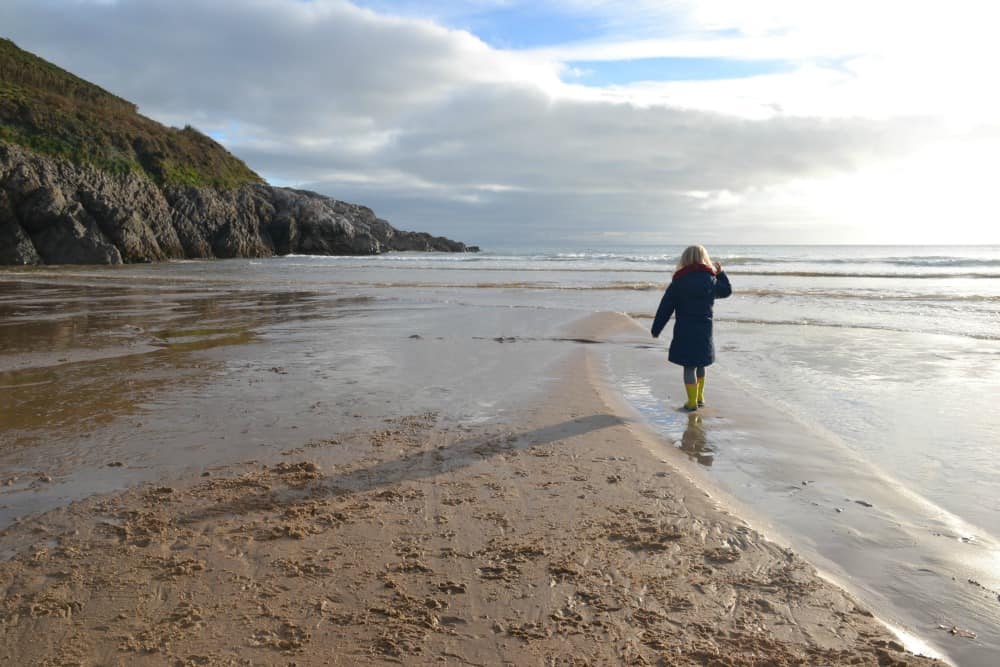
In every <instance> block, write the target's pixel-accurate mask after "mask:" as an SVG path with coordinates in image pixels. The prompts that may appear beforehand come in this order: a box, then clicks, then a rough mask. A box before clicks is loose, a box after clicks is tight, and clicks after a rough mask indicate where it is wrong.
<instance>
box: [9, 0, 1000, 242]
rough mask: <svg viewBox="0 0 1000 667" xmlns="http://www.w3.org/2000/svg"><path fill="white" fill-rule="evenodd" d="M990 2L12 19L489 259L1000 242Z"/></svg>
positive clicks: (228, 141) (37, 9) (697, 3)
mask: <svg viewBox="0 0 1000 667" xmlns="http://www.w3.org/2000/svg"><path fill="white" fill-rule="evenodd" d="M998 19H1000V5H997V4H996V3H988V2H980V1H969V0H949V2H933V1H931V0H928V1H927V2H919V3H915V2H909V1H897V0H864V1H857V0H837V1H834V2H825V1H819V0H755V1H754V2H745V1H740V0H675V1H669V0H659V1H654V0H631V1H628V2H626V1H625V0H554V1H552V2H532V1H528V0H524V1H522V0H469V1H466V2H459V1H457V0H456V1H449V0H442V1H438V2H435V1H433V0H431V1H421V2H417V1H415V0H413V1H411V0H356V1H355V2H347V1H346V0H171V1H170V2H161V1H156V0H4V2H3V3H0V35H2V36H5V37H8V38H10V39H12V40H13V41H14V42H15V43H17V44H18V45H19V46H20V47H21V48H24V49H27V50H28V51H31V52H33V53H35V54H37V55H39V56H41V57H43V58H45V59H47V60H50V61H52V62H54V63H56V64H57V65H60V66H61V67H64V68H66V69H68V70H70V71H72V72H74V73H75V74H77V75H79V76H82V77H83V78H85V79H88V80H90V81H92V82H94V83H97V84H98V85H100V86H102V87H104V88H106V89H107V90H109V91H111V92H113V93H115V94H117V95H120V96H121V97H124V98H126V99H129V100H131V101H133V102H135V103H136V104H138V106H139V110H140V112H141V113H143V114H145V115H147V116H149V117H152V118H154V119H156V120H159V121H161V122H163V123H166V124H169V125H173V126H177V127H182V126H184V125H186V124H191V125H194V126H195V127H197V128H199V129H200V130H202V131H203V132H206V133H207V134H210V135H211V136H213V137H215V138H216V139H218V140H219V141H220V142H222V143H223V144H224V145H225V146H226V148H228V149H229V150H230V151H231V152H232V153H234V154H235V155H237V156H239V157H240V158H242V159H243V160H244V161H246V162H247V164H248V165H249V166H250V167H251V168H253V169H254V170H256V171H257V172H258V173H260V174H261V175H262V176H264V177H265V178H267V179H268V180H269V181H270V182H271V183H272V184H275V185H282V186H293V187H301V188H306V189H310V190H315V191H317V192H320V193H323V194H326V195H329V196H332V197H336V198H339V199H344V200H347V201H352V202H356V203H361V204H365V205H367V206H370V207H371V208H373V209H374V210H375V212H376V214H377V215H379V216H380V217H383V218H385V219H387V220H389V221H390V222H392V223H393V224H394V225H395V226H396V227H398V228H401V229H411V230H419V231H428V232H432V233H434V234H443V235H447V236H450V237H452V238H456V239H459V240H462V241H466V242H468V243H476V244H480V245H482V246H484V247H487V248H488V247H490V246H491V245H492V246H513V245H522V246H523V245H525V244H538V245H560V244H572V245H574V246H580V245H585V246H589V247H594V248H600V247H605V246H610V245H629V246H637V245H643V244H661V243H662V244H678V245H687V244H690V243H704V244H723V243H724V244H745V243H761V244H774V243H877V244H915V243H929V244H939V243H968V244H978V243H994V244H1000V200H998V195H997V192H998V191H1000V189H998V188H997V187H996V185H995V183H994V181H995V174H997V173H1000V169H998V166H1000V165H998V161H1000V158H998V156H1000V87H997V86H996V85H995V83H994V82H995V78H996V77H995V72H994V70H995V64H996V63H997V62H1000V40H997V39H995V37H994V35H993V34H992V31H993V29H994V27H995V26H996V25H998V24H1000V21H998Z"/></svg>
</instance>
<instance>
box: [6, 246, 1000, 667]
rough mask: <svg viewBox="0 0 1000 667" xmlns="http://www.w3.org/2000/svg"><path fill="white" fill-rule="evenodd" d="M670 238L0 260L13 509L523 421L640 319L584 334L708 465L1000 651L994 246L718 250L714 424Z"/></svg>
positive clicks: (905, 603) (884, 594)
mask: <svg viewBox="0 0 1000 667" xmlns="http://www.w3.org/2000/svg"><path fill="white" fill-rule="evenodd" d="M675 252H676V250H675V249H663V250H662V252H658V253H657V252H654V253H650V252H616V253H588V252H579V253H566V252H555V253H545V254H530V253H523V252H521V253H508V254H495V255H489V254H484V255H478V256H473V255H423V254H409V253H404V254H398V255H389V256H383V257H374V258H326V257H323V258H319V257H289V258H280V259H271V260H231V261H216V262H175V263H169V264H158V265H148V266H126V267H104V268H88V269H83V268H70V267H63V268H42V269H27V270H5V271H3V272H0V314H2V318H0V405H2V406H3V409H2V411H0V470H2V475H0V482H2V483H3V484H4V486H2V487H0V521H2V522H3V523H7V522H9V521H10V520H11V519H12V518H14V517H16V516H21V515H24V514H27V513H32V512H37V511H42V510H44V509H47V508H49V507H53V506H55V505H58V504H61V503H64V502H69V501H71V500H74V499H76V498H80V497H83V496H85V495H88V494H90V493H94V492H100V491H108V490H113V489H117V488H122V487H123V486H126V485H129V484H132V483H135V482H137V481H142V480H148V479H159V478H169V477H172V476H176V475H180V474H188V473H195V474H197V473H199V472H200V471H202V470H211V469H212V467H213V466H217V465H224V464H226V463H230V462H234V461H244V460H249V459H261V460H266V459H267V458H269V457H273V456H277V451H278V450H281V449H288V448H289V447H294V446H306V445H308V444H309V443H310V442H311V441H315V440H318V439H323V438H335V437H336V435H337V433H338V432H343V431H347V430H353V429H360V428H366V429H367V428H374V427H376V426H377V425H378V424H380V423H381V422H382V420H383V419H385V418H386V417H387V416H389V415H393V416H398V415H400V414H419V413H421V412H427V411H435V412H438V413H439V414H441V418H442V419H443V420H446V421H447V420H450V421H453V422H455V423H479V422H484V421H491V420H503V419H512V418H516V415H512V412H511V411H514V410H516V406H517V405H518V403H519V401H524V400H530V399H529V397H530V396H532V395H533V394H534V392H537V391H538V390H539V387H541V386H542V384H543V382H544V379H545V369H546V368H547V367H548V365H549V364H550V363H552V362H553V361H554V360H555V359H557V358H558V357H559V356H560V355H561V353H562V352H564V351H566V350H567V349H568V348H569V347H572V346H578V345H580V344H581V342H579V341H575V340H573V338H574V336H573V331H572V329H571V328H567V327H569V324H570V323H571V322H573V321H574V320H575V319H577V318H579V317H583V316H585V315H586V314H588V313H592V312H594V311H605V310H610V311H616V312H624V313H628V314H630V315H632V316H633V317H634V318H635V320H636V322H637V324H636V332H637V333H636V334H635V336H634V337H629V336H626V337H625V338H624V339H622V340H619V341H617V342H616V343H615V344H612V345H602V346H589V348H588V349H591V350H593V351H594V353H595V354H597V355H598V356H599V357H600V358H601V359H603V360H604V366H603V368H604V369H605V372H606V373H607V376H608V378H607V379H608V382H609V385H610V386H613V387H616V391H617V392H618V393H619V394H620V396H621V397H622V398H623V399H624V400H626V401H627V402H628V403H629V404H630V405H631V406H632V407H633V408H634V409H635V410H636V411H637V413H638V414H640V415H642V417H643V418H644V419H645V420H646V421H647V422H648V423H649V424H650V425H651V426H652V428H654V429H656V430H657V432H658V433H660V435H661V437H662V439H663V443H664V446H665V447H673V448H676V449H678V450H680V451H681V452H684V453H686V454H687V455H688V457H689V458H690V466H691V470H692V473H691V474H692V475H696V476H700V477H701V479H702V481H703V482H704V483H706V484H708V485H711V486H714V487H716V488H718V489H719V493H720V494H723V495H727V496H729V497H731V498H733V499H735V502H737V503H742V504H743V505H744V506H745V507H746V508H747V511H748V513H751V514H754V515H755V516H756V518H755V522H757V523H760V524H763V525H765V526H766V527H767V528H768V530H769V531H770V532H772V533H773V534H776V535H780V536H782V537H783V539H785V540H786V541H787V542H788V543H789V544H791V545H792V546H793V547H794V548H795V549H796V550H798V551H801V552H802V553H804V554H805V555H806V556H807V557H808V558H810V559H811V560H813V561H814V562H816V563H817V564H818V565H820V567H821V568H822V569H823V570H824V571H825V572H827V573H829V574H830V576H832V577H833V578H835V579H837V580H839V581H841V582H842V583H844V584H845V585H846V586H848V587H849V588H851V590H853V591H855V592H856V593H857V594H859V595H860V596H861V597H862V598H863V599H864V600H865V601H866V602H867V603H868V604H870V605H871V606H872V607H873V608H875V609H876V610H877V611H878V612H879V614H880V615H881V616H883V617H884V618H886V619H887V620H889V621H891V622H893V623H895V624H898V625H900V626H903V627H904V628H906V629H908V630H909V631H911V632H913V633H914V634H916V635H919V636H921V637H923V638H925V639H927V640H928V641H929V642H930V643H932V644H933V645H934V646H935V647H937V648H938V649H939V650H940V651H941V652H942V653H944V654H946V655H948V656H949V657H951V658H952V659H954V660H956V662H958V663H959V664H962V665H993V664H995V661H994V660H993V657H992V656H993V655H994V652H995V651H1000V640H998V637H1000V599H998V598H997V591H998V589H1000V550H998V547H997V537H998V535H1000V474H998V473H1000V467H998V465H1000V464H998V461H997V458H998V457H997V451H996V443H997V442H1000V411H997V410H996V409H995V407H994V405H995V403H996V399H997V398H998V387H1000V382H998V381H1000V341H998V340H997V338H998V336H997V333H996V332H997V331H1000V327H998V326H997V325H998V324H1000V312H998V309H1000V259H998V258H1000V251H998V249H959V250H956V249H930V250H926V249H922V250H919V251H915V250H914V249H906V248H896V249H848V250H845V249H838V248H834V249H826V248H819V249H809V248H805V249H803V248H790V249H789V248H733V249H722V250H721V251H720V257H721V258H722V259H723V261H724V262H725V263H726V264H727V266H729V267H730V272H731V275H732V279H733V282H734V285H735V288H736V290H737V292H736V294H735V295H734V297H733V298H731V299H728V300H726V301H722V302H719V303H718V304H717V308H716V315H717V327H716V334H717V341H716V342H717V348H718V350H719V363H718V364H717V365H716V366H714V367H713V368H712V370H711V371H710V385H709V386H710V390H709V391H710V396H712V397H713V398H712V399H711V400H713V405H712V406H711V407H710V408H709V410H707V411H705V412H704V413H702V414H700V415H696V416H695V417H694V418H689V416H688V415H686V414H683V413H679V412H677V411H676V410H675V409H674V406H675V405H679V403H680V402H681V398H680V391H679V390H680V382H679V379H678V377H677V375H678V369H676V368H674V367H670V366H669V365H668V364H666V363H665V360H664V357H665V353H664V351H663V348H664V347H665V345H666V341H652V340H650V339H649V338H648V337H646V336H645V334H643V333H642V331H643V329H644V328H645V327H648V324H649V319H648V317H649V316H650V315H651V314H652V311H653V309H655V306H656V304H657V302H658V300H659V295H660V291H661V290H662V288H663V286H664V284H665V282H666V280H668V279H669V273H670V270H671V269H672V262H673V257H674V256H676V255H675ZM872 276H877V277H872ZM497 338H499V339H500V340H499V341H498V340H496V339H497ZM118 463H120V464H122V465H121V466H118V465H111V466H109V464H118ZM46 478H47V479H48V480H49V481H45V479H46ZM838 510H840V511H838ZM970 579H971V580H973V581H975V582H978V584H972V583H969V580H970ZM938 625H945V626H947V627H949V628H950V627H951V626H952V625H955V626H958V627H962V628H968V629H970V630H973V631H975V632H977V633H978V635H979V636H978V638H977V639H976V640H974V641H973V640H968V639H964V638H960V637H954V636H951V635H948V634H947V632H945V631H944V630H941V629H939V628H938Z"/></svg>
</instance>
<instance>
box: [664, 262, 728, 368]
mask: <svg viewBox="0 0 1000 667" xmlns="http://www.w3.org/2000/svg"><path fill="white" fill-rule="evenodd" d="M713 273H714V272H713V271H712V270H711V269H710V268H708V267H707V266H701V265H697V266H688V267H685V268H683V269H681V270H680V271H678V272H677V273H675V274H674V279H673V280H672V281H671V282H670V284H669V285H667V291H666V292H664V293H663V298H662V299H660V307H659V308H657V309H656V317H655V318H653V328H652V334H653V338H658V337H659V335H660V332H661V331H663V327H665V326H667V322H668V321H669V320H670V316H671V315H675V318H674V338H673V340H671V341H670V356H669V357H668V358H669V359H670V361H671V362H672V363H675V364H679V365H681V366H708V365H709V364H711V363H712V362H713V361H715V344H714V343H713V341H712V307H713V305H714V304H715V300H716V299H725V298H726V297H727V296H729V295H730V294H732V293H733V288H732V286H731V285H730V284H729V278H728V277H727V276H726V274H725V272H723V271H720V272H719V274H718V275H713Z"/></svg>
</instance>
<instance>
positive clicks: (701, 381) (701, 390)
mask: <svg viewBox="0 0 1000 667" xmlns="http://www.w3.org/2000/svg"><path fill="white" fill-rule="evenodd" d="M698 407H699V408H703V407H705V378H703V377H700V378H698Z"/></svg>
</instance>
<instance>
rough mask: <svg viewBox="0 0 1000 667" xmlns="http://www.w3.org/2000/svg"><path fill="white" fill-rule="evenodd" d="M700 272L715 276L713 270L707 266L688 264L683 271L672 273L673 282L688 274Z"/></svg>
mask: <svg viewBox="0 0 1000 667" xmlns="http://www.w3.org/2000/svg"><path fill="white" fill-rule="evenodd" d="M701 271H706V272H708V273H711V274H712V275H713V276H714V275H715V269H713V268H712V267H711V266H709V265H707V264H688V265H687V266H685V267H684V268H683V269H678V270H677V272H676V273H674V280H677V279H678V278H681V277H683V276H686V275H687V274H689V273H699V272H701Z"/></svg>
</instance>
